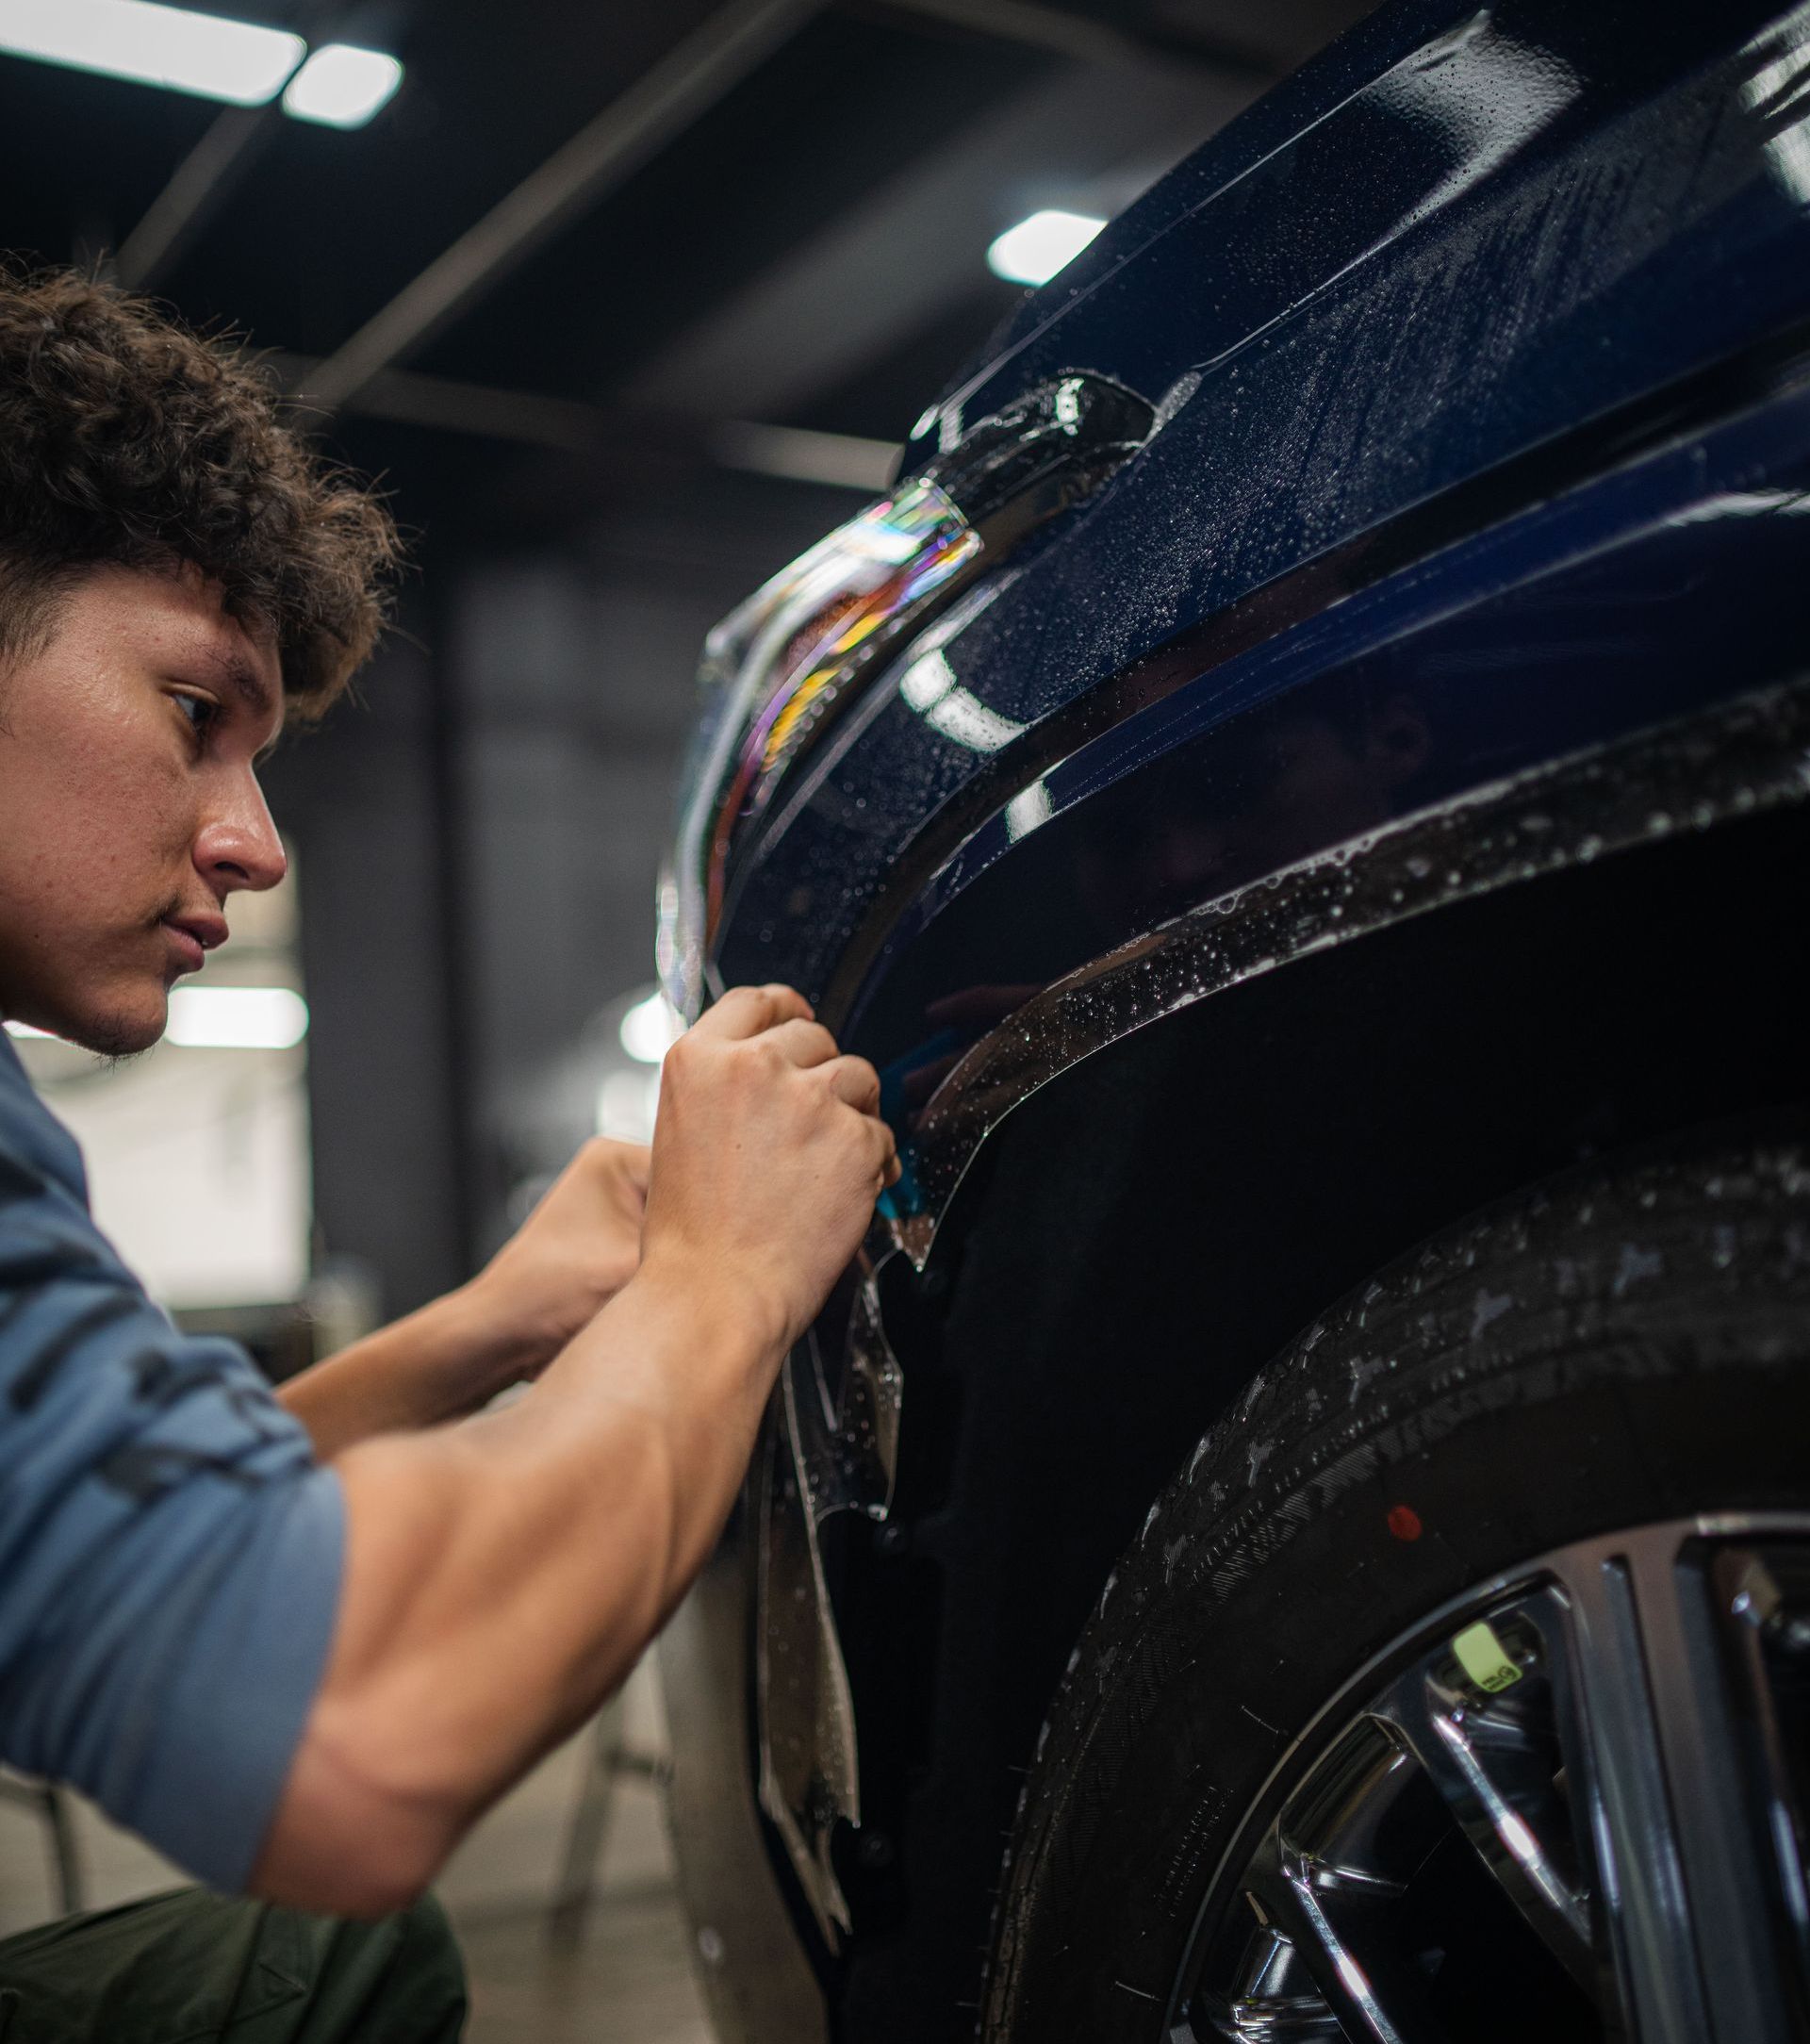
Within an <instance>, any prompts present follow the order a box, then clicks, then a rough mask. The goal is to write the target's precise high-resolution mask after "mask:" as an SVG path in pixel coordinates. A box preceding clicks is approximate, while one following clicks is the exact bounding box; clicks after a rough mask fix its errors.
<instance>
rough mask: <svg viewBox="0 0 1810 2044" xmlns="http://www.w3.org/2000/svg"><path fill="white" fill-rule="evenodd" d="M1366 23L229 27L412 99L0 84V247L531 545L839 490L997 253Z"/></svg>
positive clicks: (1114, 190)
mask: <svg viewBox="0 0 1810 2044" xmlns="http://www.w3.org/2000/svg"><path fill="white" fill-rule="evenodd" d="M189 4H190V5H195V4H206V0H189ZM1364 10H1365V9H1364V4H1363V0H1120V4H1116V5H1115V4H1113V0H1074V4H1069V5H1060V4H1057V0H835V4H831V0H617V4H615V5H606V6H598V5H584V6H581V5H576V4H574V0H512V4H511V5H508V6H502V5H499V4H498V0H371V4H369V5H352V6H346V5H343V4H341V5H335V4H332V0H326V4H322V0H291V4H288V5H285V4H283V0H233V4H232V5H230V6H217V7H215V8H213V11H216V12H221V13H230V14H235V15H238V16H239V17H241V18H245V19H253V20H258V21H264V22H269V23H271V24H274V25H285V26H292V27H295V28H298V29H300V30H301V31H302V32H303V33H304V34H305V35H307V36H308V38H309V40H310V41H313V42H315V43H317V44H318V43H320V42H321V41H330V40H331V41H352V42H362V43H367V44H370V45H372V46H375V47H380V48H384V49H387V50H390V51H392V52H394V53H395V54H396V55H397V56H399V57H400V58H402V59H403V64H404V66H405V75H404V78H403V85H402V89H401V91H399V92H398V94H397V96H396V98H395V99H394V100H393V101H392V102H391V104H390V105H389V106H388V107H386V108H385V109H384V110H383V112H381V113H380V114H379V115H378V116H377V118H376V119H375V121H373V122H372V123H371V124H370V125H369V126H368V127H366V128H364V129H361V130H357V131H354V132H342V131H339V130H336V129H332V128H326V127H317V126H310V125H306V124H302V123H299V122H295V121H292V120H289V119H288V118H287V117H286V116H284V115H283V114H282V113H280V112H279V111H277V110H275V109H274V108H272V109H268V110H265V111H263V112H261V113H256V114H246V113H240V112H234V111H227V110H222V109H221V108H219V107H213V106H211V105H209V104H208V103H206V102H205V101H201V100H197V99H191V98H186V97H183V96H180V95H178V94H175V93H170V92H162V91H150V90H147V89H145V88H143V87H141V86H137V85H132V84H127V83H123V82H115V81H113V80H109V79H106V78H101V77H94V76H89V75H86V74H78V73H74V72H68V71H60V70H57V69H54V68H51V67H49V66H45V65H41V64H36V63H30V62H26V61H24V60H22V59H19V58H10V57H0V248H8V249H10V250H12V251H14V252H15V253H17V254H19V255H25V256H27V257H30V258H36V259H42V260H48V261H62V260H75V261H79V262H91V261H94V260H97V259H111V260H114V261H116V262H117V265H118V269H119V272H120V273H121V274H122V275H123V278H124V280H125V281H127V282H128V283H133V284H137V285H141V286H146V287H148V288H152V289H154V290H156V292H158V293H159V294H161V295H163V296H165V297H167V298H169V299H170V300H172V301H173V303H174V304H175V305H177V306H178V307H179V308H180V309H181V310H182V312H184V313H185V314H186V315H187V316H188V317H189V318H190V319H191V320H194V321H199V322H203V323H207V322H222V323H226V324H229V325H231V326H233V327H235V328H237V329H239V330H240V331H242V332H244V333H246V334H248V335H249V336H250V337H251V338H252V339H253V340H254V341H255V343H256V344H257V345H258V346H259V347H261V348H266V349H270V350H271V351H274V353H275V354H276V357H277V361H278V366H279V367H280V369H281V371H282V372H283V374H284V375H285V377H286V379H287V380H288V382H289V383H290V385H291V387H300V388H301V389H302V390H303V391H304V392H305V393H309V394H314V393H316V392H317V391H319V392H320V393H321V394H322V395H324V396H325V397H326V398H328V399H330V400H331V411H332V418H331V420H330V422H329V423H327V424H326V428H325V429H326V430H328V431H329V432H331V434H332V435H333V436H334V437H335V439H336V440H337V443H338V444H339V446H340V447H341V448H342V449H343V450H344V451H345V452H346V453H348V454H349V455H350V456H351V458H353V459H354V460H355V461H357V462H359V463H360V465H362V466H366V467H379V468H382V469H383V470H386V471H387V473H389V474H390V475H391V477H392V478H393V479H394V481H395V484H396V486H397V488H398V490H399V493H400V494H401V496H402V498H403V504H404V509H405V511H416V512H417V513H418V514H419V513H420V511H421V510H422V509H423V508H424V507H425V506H426V505H427V504H428V503H430V502H431V503H433V505H434V507H435V508H436V511H440V510H443V509H444V508H445V507H446V505H447V504H448V503H449V502H451V501H452V500H457V501H459V502H460V503H463V504H464V505H465V506H466V508H467V509H468V510H469V509H470V507H471V506H473V505H476V504H491V505H494V504H496V503H507V504H510V505H512V506H515V507H516V508H517V509H518V508H519V505H520V503H521V502H522V498H523V494H524V491H527V492H528V493H529V494H534V493H535V491H537V490H539V489H540V486H541V483H542V482H544V479H545V478H546V476H547V475H548V473H549V468H548V457H547V453H546V451H547V450H548V449H550V448H551V449H553V450H566V451H568V453H571V452H573V451H580V450H585V449H588V450H590V451H591V453H592V454H593V456H595V455H596V453H597V452H598V451H599V450H603V449H608V450H610V451H611V453H612V454H613V457H614V458H613V459H611V460H608V461H603V462H596V461H594V463H593V466H595V467H598V468H599V469H601V470H603V471H606V472H607V473H608V474H611V475H615V476H617V477H618V478H624V479H629V481H628V482H626V483H625V486H630V485H631V484H632V486H635V487H643V486H646V478H647V476H648V475H649V473H650V472H654V471H658V470H660V469H661V465H662V464H663V463H664V464H666V465H668V466H670V465H671V464H673V463H675V462H678V463H680V464H681V466H683V464H684V463H685V462H687V461H689V462H691V463H692V464H694V466H695V464H697V463H698V462H702V463H705V464H709V463H710V462H712V461H716V462H726V463H729V464H731V465H732V466H737V467H742V468H748V469H753V470H760V469H763V468H765V469H767V470H770V471H771V472H784V471H786V470H788V469H789V470H792V471H794V472H799V473H806V474H809V473H812V472H815V473H816V475H817V479H818V480H819V481H827V480H830V479H831V477H832V476H834V475H835V474H836V473H838V472H840V473H842V474H843V475H844V476H845V478H846V479H847V481H848V482H849V484H850V486H861V485H862V484H863V482H864V479H865V478H867V477H868V476H869V474H870V473H872V474H878V473H879V471H880V468H881V467H882V466H883V460H884V449H883V448H882V447H880V446H873V447H868V448H864V447H863V446H862V445H861V444H859V443H861V442H873V443H889V442H896V441H897V440H898V439H899V438H900V437H903V435H904V434H905V433H906V432H907V430H908V429H909V427H910V425H911V422H912V420H913V418H914V417H915V415H916V413H917V412H918V411H919V409H920V408H921V407H922V405H923V404H924V403H925V402H926V401H927V400H928V399H929V398H930V397H931V396H932V395H934V393H935V391H936V389H937V387H939V386H940V385H941V384H942V383H943V382H944V381H945V380H946V378H947V377H948V376H949V374H950V373H951V372H952V371H954V370H955V369H956V368H957V367H958V366H959V364H960V363H961V362H962V361H963V358H964V357H965V356H967V355H968V354H971V353H972V352H973V351H974V350H975V349H977V348H978V347H979V346H980V345H981V343H982V342H983V341H984V339H985V338H986V336H987V335H988V333H989V332H990V331H991V330H992V328H993V327H994V326H995V323H996V322H997V321H999V319H1000V318H1001V317H1002V316H1003V315H1004V314H1005V313H1006V312H1007V311H1008V310H1009V309H1010V308H1011V306H1012V304H1013V302H1014V300H1015V297H1016V295H1017V293H1016V291H1015V290H1014V288H1012V287H1010V286H1008V285H1005V284H1002V283H1000V282H999V281H998V280H997V279H995V278H994V277H993V276H991V275H990V274H989V272H988V271H987V270H986V267H985V263H984V254H985V250H986V246H987V243H988V241H989V240H990V239H992V237H993V236H994V235H995V234H997V233H998V232H999V231H1000V230H1001V229H1003V228H1004V227H1007V226H1009V225H1011V224H1012V223H1013V222H1014V221H1016V220H1017V219H1019V218H1021V217H1023V215H1024V214H1025V213H1027V212H1029V211H1031V210H1034V209H1035V208H1036V207H1038V206H1049V205H1057V206H1061V205H1067V206H1072V207H1074V208H1076V209H1078V210H1094V211H1099V212H1109V213H1110V212H1111V211H1112V210H1114V209H1115V208H1116V207H1117V206H1121V205H1123V204H1124V203H1125V202H1126V201H1127V199H1128V198H1129V197H1130V196H1132V195H1133V194H1134V193H1135V192H1136V191H1137V190H1140V189H1141V188H1142V187H1143V186H1144V184H1146V183H1147V182H1149V180H1150V179H1151V178H1152V177H1154V176H1155V175H1157V174H1159V173H1160V172H1161V171H1162V170H1163V169H1164V168H1165V167H1166V166H1167V165H1168V164H1169V163H1171V162H1173V161H1175V160H1176V159H1177V158H1178V157H1180V156H1182V155H1184V154H1185V153H1186V152H1187V151H1188V150H1190V149H1191V148H1193V147H1194V146H1195V145H1196V144H1197V143H1198V142H1200V141H1201V140H1204V139H1205V138H1206V137H1207V136H1208V135H1209V134H1210V133H1211V132H1212V131H1213V130H1214V129H1215V128H1217V127H1218V126H1220V125H1221V124H1223V123H1224V122H1225V121H1226V119H1228V118H1229V117H1230V116H1231V114H1233V113H1234V112H1236V111H1237V110H1238V108H1239V107H1242V105H1244V104H1245V103H1246V102H1247V101H1248V100H1250V99H1251V98H1253V97H1255V96H1256V95H1257V94H1258V93H1259V92H1260V91H1262V90H1264V88H1265V87H1266V86H1267V85H1268V84H1270V83H1271V82H1273V81H1274V79H1275V78H1276V77H1278V76H1280V75H1281V74H1283V73H1284V72H1286V71H1288V70H1290V69H1292V68H1293V66H1294V65H1295V64H1297V63H1299V62H1300V61H1301V60H1302V59H1303V58H1306V57H1307V56H1308V55H1310V54H1311V53H1312V52H1313V51H1314V50H1316V49H1317V48H1319V47H1320V46H1321V45H1322V44H1323V43H1324V42H1325V41H1327V40H1328V39H1329V38H1330V37H1331V36H1332V35H1333V34H1335V33H1336V32H1337V31H1338V30H1339V29H1340V28H1341V27H1342V26H1343V25H1345V24H1346V23H1347V22H1349V21H1350V20H1352V19H1355V18H1356V17H1357V15H1358V14H1359V13H1361V12H1363V11H1364ZM512 195H513V197H512ZM505 202H507V204H506V205H505ZM499 206H503V211H502V213H501V214H500V215H494V216H493V215H492V209H493V208H497V207H499ZM486 216H491V217H490V218H489V219H488V222H487V223H486ZM481 223H485V224H481ZM474 228H475V229H478V230H479V231H478V233H477V234H476V235H475V236H474V235H473V233H472V230H473V229H474ZM449 252H450V253H449ZM411 308H413V314H414V315H419V316H411ZM373 322H374V323H373ZM349 343H351V344H352V346H351V348H350V349H349V348H348V344H349ZM749 423H752V424H753V425H755V426H758V427H763V428H770V427H784V428H792V429H805V430H804V431H803V432H802V433H799V432H798V431H795V432H793V433H792V434H791V435H790V436H785V435H781V436H774V435H772V434H766V435H765V436H764V435H762V434H759V433H754V434H750V433H749V432H748V431H747V430H746V428H747V426H748V425H749ZM822 435H840V436H849V437H853V443H854V444H846V443H844V442H840V441H834V440H828V439H823V438H820V437H817V436H822ZM530 448H532V449H534V450H536V451H537V452H536V453H534V454H528V453H524V450H525V449H530ZM551 495H552V496H553V497H555V498H557V497H558V496H559V495H560V490H559V489H554V490H553V491H552V492H551Z"/></svg>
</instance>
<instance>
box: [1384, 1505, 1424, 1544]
mask: <svg viewBox="0 0 1810 2044" xmlns="http://www.w3.org/2000/svg"><path fill="white" fill-rule="evenodd" d="M1389 1530H1390V1532H1391V1533H1392V1534H1394V1536H1395V1538H1396V1539H1397V1540H1398V1541H1417V1540H1419V1539H1420V1537H1421V1531H1422V1528H1421V1515H1420V1513H1419V1512H1417V1511H1416V1510H1415V1509H1414V1508H1413V1506H1412V1505H1391V1506H1390V1508H1389Z"/></svg>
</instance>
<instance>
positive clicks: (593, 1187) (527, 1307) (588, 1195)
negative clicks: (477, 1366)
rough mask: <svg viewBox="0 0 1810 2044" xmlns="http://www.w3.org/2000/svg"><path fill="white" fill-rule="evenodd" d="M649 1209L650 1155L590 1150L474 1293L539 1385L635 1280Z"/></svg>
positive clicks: (612, 1147) (623, 1149)
mask: <svg viewBox="0 0 1810 2044" xmlns="http://www.w3.org/2000/svg"><path fill="white" fill-rule="evenodd" d="M647 1199H648V1152H647V1150H646V1149H645V1148H643V1146H641V1145H640V1144H638V1143H615V1142H611V1141H610V1140H609V1139H608V1138H606V1137H603V1136H599V1137H596V1138H595V1139H594V1140H593V1141H591V1142H589V1143H586V1144H585V1146H584V1148H583V1149H581V1150H580V1151H579V1153H578V1155H577V1156H576V1157H574V1158H573V1159H572V1161H571V1162H570V1163H569V1164H568V1165H567V1167H566V1169H565V1170H564V1171H563V1172H561V1174H560V1175H559V1177H558V1178H557V1179H555V1180H554V1181H553V1184H552V1185H551V1187H550V1189H549V1190H548V1191H547V1193H546V1194H545V1195H543V1196H542V1198H541V1199H540V1202H539V1203H538V1205H536V1207H535V1211H534V1212H532V1213H531V1214H530V1215H529V1216H528V1218H527V1219H526V1220H525V1221H524V1222H523V1223H522V1225H521V1227H520V1228H518V1230H517V1231H516V1233H515V1234H514V1235H513V1236H512V1237H511V1238H510V1239H509V1241H508V1242H506V1243H505V1244H504V1245H502V1248H501V1249H499V1250H498V1251H497V1253H496V1255H495V1256H494V1257H493V1258H492V1259H491V1260H490V1261H489V1262H488V1263H487V1264H486V1265H485V1268H484V1270H483V1271H481V1272H480V1273H479V1275H478V1276H477V1277H475V1278H473V1279H472V1282H471V1286H470V1289H471V1291H472V1292H473V1293H474V1294H477V1295H478V1297H479V1298H480V1299H481V1300H482V1301H483V1310H484V1312H485V1317H486V1318H487V1319H490V1320H493V1321H495V1322H496V1323H497V1324H498V1325H500V1326H502V1327H512V1328H514V1329H516V1330H517V1332H518V1338H519V1341H520V1343H521V1344H522V1348H523V1352H524V1368H523V1372H522V1374H524V1375H531V1374H533V1373H534V1372H535V1370H537V1369H539V1368H540V1367H542V1366H543V1365H544V1364H546V1363H548V1362H551V1360H552V1359H553V1358H554V1357H555V1356H556V1355H557V1354H558V1353H559V1351H560V1350H561V1349H562V1348H564V1347H565V1345H566V1343H568V1342H569V1341H570V1340H571V1338H572V1337H573V1335H575V1334H576V1333H577V1332H578V1330H579V1329H580V1328H581V1327H584V1326H585V1325H586V1324H587V1322H589V1321H590V1320H591V1319H592V1318H593V1317H594V1316H595V1315H596V1314H597V1313H598V1312H599V1311H600V1310H601V1309H602V1308H603V1307H605V1306H607V1305H608V1304H609V1302H610V1300H611V1299H613V1298H614V1297H615V1296H616V1294H617V1293H618V1292H619V1291H621V1289H622V1287H623V1286H624V1285H625V1284H627V1283H628V1281H629V1279H630V1278H631V1277H633V1276H634V1273H635V1269H636V1266H637V1265H638V1264H639V1263H640V1261H641V1223H642V1217H643V1215H644V1213H645V1212H646V1208H647Z"/></svg>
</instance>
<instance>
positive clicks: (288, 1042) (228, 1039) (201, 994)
mask: <svg viewBox="0 0 1810 2044" xmlns="http://www.w3.org/2000/svg"><path fill="white" fill-rule="evenodd" d="M307 1033H308V1004H307V1002H306V1001H304V999H303V998H302V997H301V995H300V994H297V993H293V992H291V990H290V989H289V988H288V987H287V986H179V987H177V989H176V990H175V992H174V993H173V994H172V995H171V997H170V1026H169V1028H168V1029H167V1030H165V1031H164V1035H165V1038H166V1040H167V1041H168V1042H170V1043H173V1044H176V1045H178V1046H180V1047H181V1048H183V1049H184V1050H288V1049H289V1048H290V1047H291V1046H293V1045H295V1044H299V1043H300V1042H301V1041H302V1039H303V1037H304V1036H305V1035H306V1034H307Z"/></svg>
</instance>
